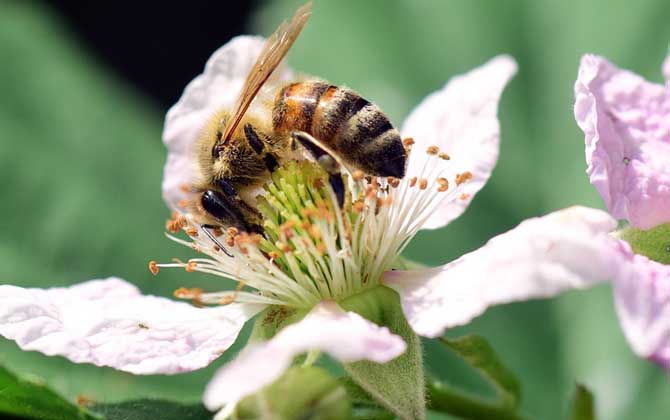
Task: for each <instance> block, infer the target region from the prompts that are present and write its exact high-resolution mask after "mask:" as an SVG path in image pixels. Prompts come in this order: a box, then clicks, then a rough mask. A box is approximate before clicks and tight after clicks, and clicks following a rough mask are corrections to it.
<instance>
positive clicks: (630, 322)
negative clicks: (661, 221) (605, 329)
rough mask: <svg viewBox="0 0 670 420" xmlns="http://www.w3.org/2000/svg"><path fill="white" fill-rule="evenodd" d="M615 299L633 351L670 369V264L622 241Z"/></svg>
mask: <svg viewBox="0 0 670 420" xmlns="http://www.w3.org/2000/svg"><path fill="white" fill-rule="evenodd" d="M618 245H619V246H618V247H617V251H618V252H617V254H616V259H615V261H614V264H613V265H614V266H615V267H616V273H615V274H614V301H615V304H616V309H617V314H618V315H619V320H620V322H621V327H622V328H623V331H624V333H625V335H626V338H627V339H628V342H629V343H630V345H631V347H632V348H633V351H635V353H636V354H638V355H639V356H641V357H645V358H648V359H651V360H653V361H655V362H656V363H658V364H659V365H660V366H662V367H664V368H665V369H670V267H669V266H667V265H664V264H661V263H657V262H655V261H651V260H650V259H649V258H647V257H645V256H643V255H636V254H633V252H632V251H631V249H630V246H628V244H626V243H625V242H619V244H618Z"/></svg>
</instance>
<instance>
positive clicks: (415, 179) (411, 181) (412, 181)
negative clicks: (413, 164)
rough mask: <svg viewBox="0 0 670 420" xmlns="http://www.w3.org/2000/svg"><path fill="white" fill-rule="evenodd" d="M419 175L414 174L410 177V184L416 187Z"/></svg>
mask: <svg viewBox="0 0 670 420" xmlns="http://www.w3.org/2000/svg"><path fill="white" fill-rule="evenodd" d="M416 181H417V177H415V176H413V177H411V178H410V179H409V186H410V187H414V186H415V185H416Z"/></svg>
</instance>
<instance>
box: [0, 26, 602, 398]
mask: <svg viewBox="0 0 670 420" xmlns="http://www.w3.org/2000/svg"><path fill="white" fill-rule="evenodd" d="M262 44H263V39H261V38H258V37H248V36H242V37H237V38H235V39H233V40H232V41H230V42H229V43H228V44H226V45H224V46H223V47H222V48H220V49H219V50H218V51H217V52H215V53H214V55H213V56H212V57H211V58H210V60H209V61H208V63H207V66H206V68H205V72H204V73H203V74H202V75H200V76H198V77H197V78H196V79H194V80H193V81H192V82H191V83H190V84H189V85H188V87H187V88H186V90H185V92H184V94H183V96H182V98H181V99H180V100H179V102H178V103H177V104H176V105H175V106H174V107H172V109H170V111H169V112H168V115H167V118H166V124H165V131H164V142H165V144H166V146H167V147H168V159H167V164H166V166H165V175H164V181H163V195H164V197H165V200H166V201H167V203H168V205H169V206H170V207H171V208H173V209H175V210H178V211H179V210H180V202H181V201H182V200H190V199H192V198H193V197H191V196H190V193H189V192H188V189H184V188H182V186H183V185H184V184H186V185H189V184H192V183H193V182H194V181H195V180H196V179H197V171H198V169H197V165H195V164H194V155H193V154H192V150H193V143H194V141H195V140H196V138H197V136H198V134H199V132H200V130H201V129H202V127H203V124H204V123H205V122H206V120H207V119H208V117H209V116H210V115H212V113H213V112H214V111H216V110H217V109H218V108H220V107H222V106H226V105H230V104H231V103H232V102H233V100H234V98H235V97H236V95H237V93H238V92H239V90H240V88H241V86H242V81H243V80H244V78H245V77H246V75H247V72H248V71H249V69H250V68H251V66H252V64H253V62H254V60H255V59H256V57H257V55H258V53H259V51H260V49H261V47H262ZM515 72H516V64H515V62H514V61H513V60H512V59H511V58H510V57H507V56H500V57H497V58H495V59H493V60H491V61H490V62H488V63H486V64H484V65H483V66H482V67H480V68H478V69H475V70H473V71H471V72H469V73H467V74H465V75H463V76H459V77H456V78H454V79H452V80H451V81H450V82H449V83H447V85H446V86H444V87H443V88H442V89H440V90H439V91H437V92H435V93H433V94H431V95H430V96H429V97H427V98H426V99H425V100H424V101H423V102H422V103H421V104H420V105H419V106H418V107H417V108H416V109H415V110H414V111H413V112H412V114H411V115H410V116H409V117H408V118H407V121H406V122H405V124H404V125H403V127H402V130H401V131H402V133H403V135H404V136H407V137H412V138H413V139H414V144H413V146H411V148H412V152H411V156H410V159H409V166H408V175H407V176H406V177H405V178H404V179H402V180H384V179H377V180H371V181H366V180H363V179H357V180H351V182H350V191H351V192H352V194H353V195H354V199H357V200H358V201H357V202H356V203H354V204H352V205H350V206H349V207H347V209H345V211H344V212H340V211H336V210H334V209H336V208H337V206H336V205H334V201H335V198H334V195H333V193H332V190H331V189H330V187H329V186H328V185H326V186H323V187H320V188H316V189H315V191H317V192H318V194H320V195H321V198H322V200H321V201H320V203H318V202H313V203H310V202H308V201H309V200H306V199H299V200H298V201H300V204H299V205H298V207H300V208H299V209H298V210H305V211H293V212H291V211H287V212H286V213H285V214H284V215H283V216H282V219H281V220H277V221H275V222H277V223H276V225H275V226H273V227H272V229H266V232H267V231H271V232H273V234H275V235H276V238H268V237H260V236H256V235H245V234H239V233H237V232H234V231H229V232H217V233H216V234H217V235H218V239H217V242H219V243H222V244H224V246H226V248H227V249H228V251H229V252H230V253H232V255H233V257H229V256H227V255H226V254H225V253H223V252H221V250H220V246H219V244H217V243H216V242H213V241H212V240H211V238H210V237H209V236H208V235H207V234H205V232H203V231H202V229H201V228H200V227H199V226H198V225H197V224H195V223H194V222H193V221H192V218H191V216H190V215H189V214H181V213H177V214H176V215H175V218H174V219H173V221H172V222H171V228H172V230H175V231H177V230H179V229H183V230H185V231H186V232H187V233H188V235H189V236H190V240H184V239H179V238H177V237H173V239H175V240H177V241H179V242H181V243H184V244H185V245H188V246H190V247H193V248H194V249H196V250H197V251H200V252H202V253H204V254H206V255H207V258H196V259H192V260H189V261H188V262H185V263H179V262H177V263H173V264H165V265H152V269H153V270H157V269H158V267H159V266H161V267H165V266H179V267H184V268H186V269H187V270H188V271H192V270H193V271H202V272H207V273H211V274H215V275H220V276H222V277H228V278H232V279H235V280H237V281H239V283H240V286H241V287H242V286H247V287H248V289H251V290H241V287H240V290H236V291H224V292H219V293H199V292H197V291H182V292H181V294H182V296H183V297H190V298H197V299H198V300H200V301H201V302H203V303H206V304H217V303H225V305H223V306H220V307H216V308H204V309H197V308H191V307H187V306H185V304H184V303H174V302H169V301H167V300H164V299H161V298H155V297H140V296H138V295H137V294H136V293H135V294H133V297H132V299H134V300H135V304H134V305H130V304H128V305H122V306H119V309H118V311H117V312H114V311H111V310H110V311H106V310H103V311H98V312H96V318H97V319H91V318H87V317H84V316H83V315H81V314H83V313H89V312H84V311H81V312H78V313H79V314H80V315H79V316H73V317H70V316H68V313H69V309H74V308H77V307H86V305H88V304H89V303H90V302H91V300H90V298H89V296H88V295H80V294H78V292H77V290H79V289H78V288H82V287H84V288H90V289H92V290H94V291H95V290H98V289H102V288H103V286H104V284H105V283H104V282H103V283H100V282H94V283H91V282H89V283H86V284H85V285H80V286H75V287H73V288H71V289H50V290H46V291H37V290H32V289H28V290H25V289H20V288H16V287H11V286H3V287H2V288H0V299H3V300H4V301H3V305H2V306H1V307H0V334H2V335H4V336H6V337H8V338H12V339H16V340H17V342H18V343H19V345H20V346H22V347H24V348H26V349H34V350H39V351H43V352H46V353H48V354H61V355H65V356H66V357H69V358H71V359H72V360H74V361H77V362H91V363H96V364H100V365H106V366H112V367H115V368H118V369H123V370H129V371H133V372H136V373H174V372H178V371H182V370H186V369H196V368H198V367H201V366H204V365H205V364H206V363H207V361H209V360H211V358H213V357H215V356H216V355H217V354H219V353H220V352H222V351H224V350H225V349H226V348H227V347H228V346H229V345H230V344H231V343H232V341H233V339H234V337H235V335H236V334H237V333H238V332H239V330H240V327H241V325H242V323H243V322H244V321H246V320H247V319H249V318H250V317H252V316H253V315H254V314H256V313H258V312H259V311H260V309H261V308H262V307H265V306H268V305H273V304H274V305H280V306H283V307H290V308H298V309H301V310H306V311H309V313H308V314H307V315H306V316H305V317H304V318H303V319H302V320H301V321H298V322H296V323H294V324H292V325H290V326H288V327H286V328H284V329H283V330H281V331H280V332H279V333H278V334H276V335H275V336H274V337H273V338H271V339H270V340H268V341H266V342H263V343H253V344H252V345H250V346H249V347H248V348H247V349H246V350H245V351H244V352H243V353H242V354H241V355H240V356H239V357H238V358H237V359H236V360H234V361H233V362H231V363H230V364H228V365H227V366H224V367H223V368H222V369H221V370H220V371H219V372H218V373H217V375H216V376H215V378H214V379H213V381H212V382H211V383H210V385H209V387H208V389H207V392H206V394H205V403H206V405H207V406H208V407H209V408H211V409H220V408H222V407H224V406H225V407H226V409H227V410H230V409H232V407H233V405H234V403H235V402H236V401H238V400H239V399H240V398H242V397H244V396H245V395H248V394H251V393H253V392H255V391H257V390H258V389H259V388H261V387H262V386H264V385H266V384H268V383H270V382H271V381H273V380H274V379H276V378H277V377H278V376H279V375H280V374H281V373H282V372H283V371H284V370H285V369H286V367H287V366H288V365H289V363H290V361H291V359H292V358H293V356H294V355H296V354H298V353H301V352H304V351H307V350H310V349H316V350H321V351H325V352H327V353H329V354H330V355H331V356H333V357H334V358H336V359H338V360H340V361H343V362H352V361H356V360H362V359H367V360H373V361H376V362H386V361H389V360H391V359H393V358H395V357H397V356H398V355H399V354H401V353H402V352H403V351H404V350H405V344H404V342H403V341H402V339H401V338H400V337H398V336H397V335H394V334H392V333H391V332H389V330H388V329H387V328H385V327H383V326H377V325H375V324H374V323H372V322H370V321H367V320H365V319H363V318H362V317H360V316H359V315H357V314H356V313H353V312H346V311H344V310H342V309H341V308H340V307H339V305H338V304H337V302H338V301H339V300H341V299H343V298H345V297H347V296H350V295H352V294H355V293H357V292H360V291H362V290H367V289H369V288H372V287H375V286H378V285H388V286H390V287H392V288H394V289H395V290H397V291H398V293H399V294H400V297H401V302H402V306H403V310H404V311H405V314H406V315H407V320H408V321H409V323H410V325H411V326H412V328H413V329H414V330H415V331H416V332H417V333H418V334H420V335H425V336H428V337H435V336H437V335H439V334H441V333H442V331H443V330H444V329H445V328H447V327H449V326H453V325H459V324H463V323H466V322H468V321H469V320H470V319H472V318H473V317H475V316H477V315H479V314H480V313H482V312H483V311H484V310H485V309H486V308H487V307H488V306H490V305H494V304H500V303H505V302H511V301H515V300H521V299H529V298H533V297H547V296H552V295H554V294H556V293H558V292H560V291H561V290H565V289H570V288H575V287H585V286H588V285H589V284H592V283H594V282H596V281H599V280H603V279H605V278H606V277H607V273H606V272H605V271H606V270H604V269H602V267H601V265H600V261H599V260H598V259H597V257H598V255H599V254H598V253H597V252H595V251H596V248H598V247H600V246H604V245H602V244H601V242H600V238H601V237H603V235H605V232H608V231H610V230H611V229H612V228H613V227H614V225H615V222H614V220H612V219H611V218H610V217H609V216H608V215H607V214H606V213H604V212H600V211H598V210H592V209H585V208H578V207H575V208H570V209H567V210H564V211H559V212H557V213H553V214H550V215H548V216H545V217H541V218H537V219H533V220H530V221H526V222H524V223H522V224H521V225H520V226H519V227H518V228H516V229H514V230H512V231H510V232H508V233H505V234H503V235H500V236H498V237H496V238H494V239H492V240H491V241H490V242H489V243H488V244H486V245H485V246H484V247H482V248H481V249H480V250H477V251H475V252H472V253H470V254H468V255H466V256H464V257H462V258H461V259H459V260H457V261H454V262H452V263H450V264H447V265H445V266H443V267H438V268H434V269H428V270H416V271H392V272H391V271H389V270H390V269H391V268H392V264H393V263H394V261H395V260H396V258H397V257H398V256H399V255H400V253H401V252H402V250H403V249H404V248H405V246H406V245H407V244H408V242H409V241H410V240H411V239H412V238H413V237H414V235H415V234H416V233H417V232H418V231H419V230H420V229H422V228H439V227H442V226H445V225H446V224H448V223H449V222H451V221H452V220H454V219H455V218H457V217H458V216H459V215H460V214H461V213H462V212H463V211H464V210H465V208H466V207H467V205H468V204H469V203H470V201H471V200H472V198H473V197H474V195H475V194H476V193H477V192H478V191H479V190H480V189H481V188H482V187H483V185H484V183H485V182H486V181H487V180H488V178H489V176H490V175H491V172H492V170H493V168H494V166H495V163H496V161H497V157H498V148H499V133H500V129H499V124H498V119H497V115H496V114H497V107H498V101H499V98H500V95H501V93H502V91H503V88H504V87H505V85H506V84H507V82H508V81H509V80H510V78H511V77H512V76H513V75H514V73H515ZM291 78H292V72H291V71H290V70H289V69H288V68H286V67H280V68H279V69H277V70H276V71H275V74H274V76H273V80H271V81H270V82H269V83H270V86H272V85H273V84H276V83H278V82H279V81H282V80H290V79H291ZM250 112H257V110H254V109H253V106H252V109H251V110H250ZM408 144H409V142H408ZM282 170H283V169H280V171H278V172H279V175H277V177H281V171H282ZM288 170H290V168H289V169H288ZM314 171H317V170H316V169H315V170H314ZM306 172H307V173H305V174H303V176H304V178H303V179H302V180H298V181H295V182H294V184H295V185H293V184H291V183H290V182H288V184H289V185H288V187H282V188H296V187H298V186H299V184H300V183H301V182H305V180H309V179H312V178H309V177H310V176H312V175H314V173H312V174H310V173H309V171H306ZM317 172H318V171H317ZM291 173H292V174H295V173H296V171H295V168H293V172H291ZM281 193H286V190H285V189H282V190H281V191H279V192H272V191H269V192H267V193H266V198H267V199H268V201H269V202H270V204H271V205H273V206H274V207H275V208H277V207H282V205H283V204H282V202H281V199H280V198H281ZM273 200H274V201H273ZM284 216H286V217H284ZM272 222H273V221H272V220H270V222H269V223H272ZM266 236H267V234H266ZM594 238H595V239H596V240H593V239H594ZM589 256H593V257H594V260H592V261H588V260H587V258H588V257H589ZM115 281H116V282H119V281H118V280H115ZM123 285H124V287H126V288H128V287H131V286H129V285H127V284H125V283H123ZM64 294H67V296H68V299H63V298H62V296H63V295H64ZM20 296H23V299H25V302H26V303H24V304H23V303H22V304H17V305H15V307H12V308H11V309H10V310H6V309H5V308H6V306H5V304H4V302H13V301H15V300H16V299H17V298H18V297H20ZM119 299H128V298H126V297H117V296H116V295H110V296H104V297H103V298H101V302H100V307H103V308H107V307H114V305H115V303H114V302H117V301H118V300H119ZM145 301H146V302H160V305H162V308H161V309H160V310H158V309H156V310H155V311H154V310H150V311H147V312H143V311H142V309H140V308H143V307H144V302H145ZM91 306H92V307H97V305H96V304H95V302H94V303H92V304H91ZM124 308H125V309H124ZM172 308H175V310H174V311H173V309H172ZM176 308H179V311H177V310H176ZM131 309H133V310H134V311H135V312H133V311H130V310H131ZM45 314H47V315H45ZM150 315H151V317H149V316H150ZM181 315H184V316H185V317H186V318H187V319H190V322H184V323H181V324H180V323H178V322H177V318H178V317H180V316H181ZM108 317H111V318H112V319H116V320H122V321H123V322H120V321H119V322H117V321H112V320H109V319H108ZM210 317H211V319H210ZM54 319H56V320H57V322H55V323H53V320H54ZM205 319H207V321H203V320H205ZM170 322H172V324H170ZM203 322H208V323H212V325H209V326H208V327H207V328H205V327H203ZM52 323H53V325H55V326H53V325H52ZM145 324H146V325H145ZM169 325H175V326H177V325H178V326H179V327H183V329H182V330H180V329H177V331H176V332H175V331H172V330H171V329H170V328H169ZM110 326H111V327H112V329H111V330H110V329H109V327H110ZM144 326H146V327H148V328H144ZM189 326H190V328H191V330H189ZM24 327H25V328H24ZM26 330H28V331H29V332H25V331H26ZM103 330H104V331H106V332H109V333H112V334H108V333H106V334H103V335H101V334H100V331H103ZM324 330H327V331H328V334H320V333H319V332H320V331H324ZM155 331H156V334H155V335H154V334H153V333H154V332H155ZM166 337H167V338H166ZM173 338H178V339H179V340H183V342H184V343H187V344H184V345H183V346H177V345H176V344H175V345H174V346H173V342H176V341H174V340H173ZM105 340H106V341H105ZM177 341H178V340H177ZM157 342H158V343H159V345H157ZM73 343H74V345H71V344H73ZM81 346H88V347H89V348H90V349H91V350H90V351H80V350H79V349H78V348H79V347H81ZM213 348H215V351H213V350H212V349H213ZM100 349H104V351H98V350H100ZM201 351H202V353H203V355H202V356H199V355H198V356H196V353H199V352H201ZM121 352H123V353H126V354H125V356H123V357H120V356H119V353H121ZM177 354H182V355H183V354H188V355H189V356H188V357H187V358H183V357H182V358H180V357H178V356H177ZM268 355H271V356H268ZM170 357H172V359H170ZM145 359H146V360H153V359H160V362H144V363H143V360H145ZM196 361H197V362H196ZM140 365H141V366H142V368H138V367H137V366H140ZM152 368H153V370H152ZM231 384H236V385H235V386H233V387H231Z"/></svg>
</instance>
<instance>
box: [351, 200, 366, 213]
mask: <svg viewBox="0 0 670 420" xmlns="http://www.w3.org/2000/svg"><path fill="white" fill-rule="evenodd" d="M352 207H353V209H354V211H355V212H356V213H361V212H362V211H363V210H365V202H363V200H356V201H354V203H353V204H352Z"/></svg>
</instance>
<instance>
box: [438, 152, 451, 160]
mask: <svg viewBox="0 0 670 420" xmlns="http://www.w3.org/2000/svg"><path fill="white" fill-rule="evenodd" d="M437 156H438V157H439V158H440V159H442V160H449V159H451V156H449V155H448V154H446V153H444V152H441V153H440V154H439V155H437Z"/></svg>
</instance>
